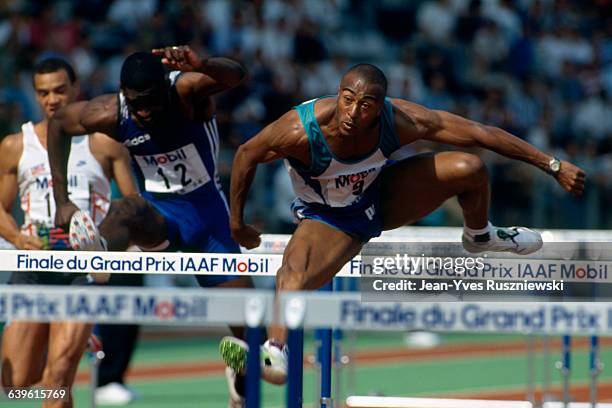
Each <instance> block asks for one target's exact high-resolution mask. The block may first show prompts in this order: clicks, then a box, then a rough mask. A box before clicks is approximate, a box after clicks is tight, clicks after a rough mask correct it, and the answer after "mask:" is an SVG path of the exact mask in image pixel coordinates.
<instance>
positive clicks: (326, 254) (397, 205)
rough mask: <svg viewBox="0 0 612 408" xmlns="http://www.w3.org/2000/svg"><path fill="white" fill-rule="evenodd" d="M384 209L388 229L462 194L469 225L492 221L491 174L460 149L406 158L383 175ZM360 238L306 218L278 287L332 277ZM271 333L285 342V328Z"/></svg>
mask: <svg viewBox="0 0 612 408" xmlns="http://www.w3.org/2000/svg"><path fill="white" fill-rule="evenodd" d="M381 177H382V179H381V182H382V185H381V193H380V197H381V198H380V200H381V205H380V212H381V214H380V215H381V216H382V220H383V226H384V229H393V228H397V227H400V226H402V225H405V224H407V223H410V222H414V221H416V220H418V219H420V218H422V217H424V216H426V215H427V214H429V213H430V212H432V211H433V210H435V209H436V208H438V207H439V206H440V205H441V204H442V203H443V202H444V201H446V200H447V199H448V198H450V197H453V196H458V198H459V203H460V204H461V206H462V208H463V211H464V216H465V218H466V224H467V225H468V226H469V227H471V228H482V227H484V226H486V225H487V222H488V218H487V213H488V207H489V183H488V181H489V179H488V176H487V172H486V168H485V167H484V164H483V163H482V161H481V160H480V159H479V158H478V157H477V156H474V155H471V154H467V153H460V152H445V153H439V154H435V155H432V154H428V155H420V156H415V157H412V158H409V159H406V160H404V161H402V162H400V163H397V164H396V165H394V166H391V167H389V168H388V169H386V170H385V172H384V173H383V175H382V176H381ZM361 246H362V244H361V242H360V241H359V240H358V239H356V238H354V237H351V236H350V235H348V234H346V233H344V232H341V231H338V230H336V229H334V228H332V227H330V226H328V225H326V224H323V223H321V222H318V221H313V220H308V219H306V220H303V221H302V222H300V225H299V226H298V228H297V230H296V231H295V233H294V234H293V236H292V237H291V240H290V241H289V243H288V245H287V248H286V249H285V253H284V255H283V264H282V266H281V268H280V269H279V271H278V273H277V276H276V285H277V292H284V291H291V290H312V289H317V288H319V287H321V286H323V285H324V284H325V283H327V282H329V281H330V280H331V279H332V278H333V277H334V275H335V274H336V273H338V271H339V270H340V268H342V266H343V265H344V264H346V263H347V262H348V261H350V260H351V259H352V258H353V257H354V256H355V255H357V254H358V253H359V251H360V250H361ZM270 338H271V339H274V340H276V341H278V342H279V343H284V342H285V340H286V329H285V328H283V327H279V326H275V327H272V328H271V329H270Z"/></svg>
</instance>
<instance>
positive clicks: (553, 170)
mask: <svg viewBox="0 0 612 408" xmlns="http://www.w3.org/2000/svg"><path fill="white" fill-rule="evenodd" d="M559 170H561V160H559V159H558V158H556V157H553V158H552V159H550V161H549V162H548V171H549V173H550V174H552V175H553V176H556V175H557V174H558V173H559Z"/></svg>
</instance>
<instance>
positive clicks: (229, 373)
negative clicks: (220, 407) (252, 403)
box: [225, 367, 245, 408]
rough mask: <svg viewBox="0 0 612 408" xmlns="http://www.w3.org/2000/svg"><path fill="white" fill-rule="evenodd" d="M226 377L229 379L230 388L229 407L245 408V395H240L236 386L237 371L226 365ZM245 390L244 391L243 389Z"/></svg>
mask: <svg viewBox="0 0 612 408" xmlns="http://www.w3.org/2000/svg"><path fill="white" fill-rule="evenodd" d="M225 379H226V380H227V389H228V390H229V397H230V398H229V405H228V407H229V408H244V406H245V400H244V396H242V395H240V392H239V391H238V389H237V387H236V371H234V370H233V369H232V368H231V367H225ZM243 392H244V391H243Z"/></svg>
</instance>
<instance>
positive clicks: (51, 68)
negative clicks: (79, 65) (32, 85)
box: [32, 57, 76, 84]
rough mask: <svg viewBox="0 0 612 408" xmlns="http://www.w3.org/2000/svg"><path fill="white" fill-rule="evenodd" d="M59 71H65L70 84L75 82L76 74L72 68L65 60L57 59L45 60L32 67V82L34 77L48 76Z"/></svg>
mask: <svg viewBox="0 0 612 408" xmlns="http://www.w3.org/2000/svg"><path fill="white" fill-rule="evenodd" d="M61 70H64V71H66V74H67V75H68V79H69V80H70V83H71V84H74V83H75V82H76V74H75V73H74V68H72V65H70V64H69V63H68V61H66V60H65V59H62V58H57V57H50V58H45V59H43V60H41V61H39V62H38V63H37V64H36V65H34V71H33V73H32V80H34V75H40V74H50V73H52V72H57V71H61Z"/></svg>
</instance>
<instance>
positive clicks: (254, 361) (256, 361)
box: [246, 327, 261, 408]
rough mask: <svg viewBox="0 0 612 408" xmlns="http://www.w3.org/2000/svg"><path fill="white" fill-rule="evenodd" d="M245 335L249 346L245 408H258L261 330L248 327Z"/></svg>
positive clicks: (259, 401) (259, 399) (259, 396)
mask: <svg viewBox="0 0 612 408" xmlns="http://www.w3.org/2000/svg"><path fill="white" fill-rule="evenodd" d="M246 335H247V342H248V344H249V352H248V354H247V373H246V380H247V383H246V408H259V407H260V403H261V363H260V355H259V354H260V343H261V328H259V327H248V328H247V333H246Z"/></svg>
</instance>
